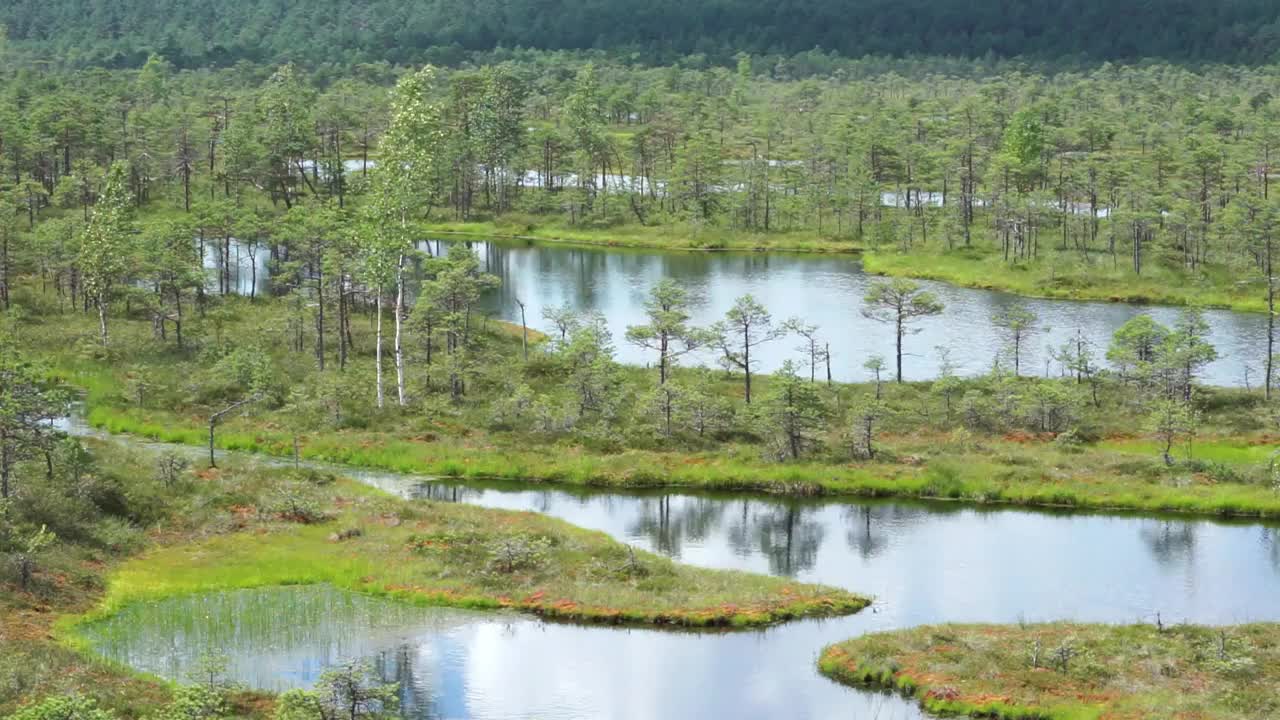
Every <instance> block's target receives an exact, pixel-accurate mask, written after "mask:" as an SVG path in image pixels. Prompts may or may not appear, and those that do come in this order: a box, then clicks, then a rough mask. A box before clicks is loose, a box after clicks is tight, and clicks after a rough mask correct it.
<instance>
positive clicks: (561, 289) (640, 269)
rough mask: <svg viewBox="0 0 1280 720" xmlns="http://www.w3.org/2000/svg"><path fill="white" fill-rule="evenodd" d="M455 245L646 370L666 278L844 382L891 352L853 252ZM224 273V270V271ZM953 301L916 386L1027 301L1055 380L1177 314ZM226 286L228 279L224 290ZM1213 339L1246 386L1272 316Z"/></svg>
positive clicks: (262, 283) (764, 364)
mask: <svg viewBox="0 0 1280 720" xmlns="http://www.w3.org/2000/svg"><path fill="white" fill-rule="evenodd" d="M205 242H206V245H205V249H204V252H205V266H206V269H207V270H208V271H209V274H210V286H209V287H210V290H211V291H214V292H216V291H218V289H219V288H220V287H222V285H219V280H218V277H219V275H218V273H219V272H220V271H223V272H224V274H225V275H227V276H229V278H230V282H229V286H230V287H232V288H234V292H236V293H239V294H241V295H249V294H251V293H257V294H262V293H265V292H267V291H268V289H269V288H270V280H269V277H268V276H269V274H270V271H269V263H268V257H267V256H268V254H269V253H268V252H267V251H266V249H265V248H254V247H252V246H250V245H248V244H245V243H241V242H240V241H237V240H235V239H232V240H230V241H228V242H229V244H228V243H227V242H224V241H221V240H206V241H205ZM457 243H464V244H466V245H467V246H469V247H471V248H472V249H473V250H474V251H475V252H476V253H477V254H478V255H479V256H480V258H481V265H482V267H483V268H484V269H485V270H486V271H487V272H490V273H493V274H495V275H497V276H498V277H500V278H501V279H502V284H501V286H500V287H499V288H498V289H497V290H495V291H493V292H492V293H490V294H489V295H488V296H487V297H486V298H485V300H484V309H485V311H486V312H489V313H491V314H493V315H495V316H497V317H499V318H501V319H504V320H508V321H512V322H519V321H520V307H519V304H518V303H517V302H516V301H517V300H520V301H522V302H524V304H525V317H526V319H527V321H528V322H529V324H530V325H531V326H534V327H538V328H541V329H544V330H545V329H549V328H546V327H544V326H545V322H544V321H543V319H542V314H543V311H544V310H546V309H550V308H555V307H561V306H564V305H569V306H570V307H573V308H575V309H577V310H582V311H586V310H596V311H599V312H601V313H603V314H604V316H605V317H606V319H607V321H608V324H609V328H610V330H611V331H612V332H613V334H614V337H615V338H616V339H617V340H618V343H617V347H618V354H619V358H620V359H621V360H622V361H624V362H627V363H631V364H638V365H643V364H647V363H651V362H652V361H653V358H652V357H650V356H649V355H648V354H647V353H646V352H645V351H643V350H642V349H640V348H638V347H636V346H634V345H631V344H628V343H626V342H623V341H622V337H623V335H624V333H625V330H626V328H627V326H628V325H636V324H640V323H642V322H643V320H644V318H643V312H644V310H643V302H644V298H645V295H646V293H647V292H648V291H649V289H650V288H651V287H652V286H653V285H654V284H656V283H657V282H658V281H659V280H661V279H663V278H670V279H673V280H676V281H677V282H679V283H680V284H681V285H682V286H683V287H684V288H685V289H686V290H688V291H689V293H690V295H691V296H692V297H693V298H694V302H695V307H694V311H693V313H692V315H693V322H695V323H696V324H699V325H709V324H711V323H712V322H715V321H716V320H719V319H720V318H721V317H722V316H723V315H724V313H725V311H727V310H728V309H729V307H730V306H731V305H732V303H733V301H734V300H735V299H737V298H738V297H739V296H741V295H743V294H746V293H751V294H753V295H755V297H756V298H757V299H758V300H760V301H761V302H762V303H764V304H765V306H766V307H768V308H769V310H770V311H771V312H772V313H773V316H774V318H775V319H776V320H777V321H778V322H781V321H782V320H784V319H786V318H788V317H791V316H797V315H798V316H800V317H802V318H804V319H805V320H806V321H808V322H810V323H816V324H817V325H818V326H819V327H820V328H821V329H822V330H823V331H824V333H825V336H824V337H825V340H828V341H830V343H831V351H832V371H833V375H834V376H835V378H836V379H839V380H865V379H866V371H865V370H864V369H863V368H862V364H863V362H864V361H865V360H866V359H867V358H868V357H869V356H871V355H873V354H888V353H890V352H892V350H893V329H892V328H891V327H889V326H886V325H883V324H881V323H877V322H874V321H872V320H869V319H867V318H865V317H863V316H862V314H861V312H860V310H861V307H862V298H863V296H864V295H865V294H866V292H867V288H868V286H869V284H870V283H871V282H872V281H873V280H874V278H873V277H871V276H868V275H867V274H866V273H864V272H863V271H862V269H861V267H860V266H859V265H858V263H857V261H856V260H855V259H854V258H853V257H851V256H821V255H803V254H794V253H791V254H789V253H730V252H723V253H705V252H669V253H663V252H658V251H642V250H626V251H622V250H608V249H601V248H580V247H566V246H562V245H559V246H558V245H530V244H527V243H512V242H472V241H459V240H439V239H432V240H423V241H420V242H419V243H418V249H419V250H421V251H422V252H424V253H428V254H431V255H436V256H439V255H443V254H445V253H447V252H448V248H449V247H450V246H451V245H453V244H457ZM224 269H225V270H224ZM923 284H925V285H927V286H928V287H929V288H930V289H931V290H932V291H933V292H935V293H936V294H937V295H938V296H939V298H940V299H941V300H942V301H943V303H944V304H945V305H946V310H945V311H944V312H943V314H942V315H939V316H936V317H931V318H925V319H924V320H922V321H921V322H920V323H919V324H918V326H917V327H918V328H919V330H920V332H919V333H918V334H915V335H913V336H912V337H911V338H910V339H909V340H908V345H907V352H908V354H907V356H906V357H905V358H904V360H903V363H904V364H903V367H904V372H905V374H906V375H907V377H908V378H910V379H926V378H929V377H933V376H934V375H936V374H937V372H938V370H939V367H940V359H939V358H938V356H937V354H936V352H935V350H934V349H935V348H937V347H939V346H942V347H947V348H950V350H951V359H952V361H954V362H955V363H956V364H957V366H958V368H959V371H960V372H962V373H968V374H976V373H981V372H984V371H986V370H987V369H988V368H990V366H991V363H992V360H993V359H994V357H995V355H996V353H997V352H998V351H999V349H1000V348H1001V346H1002V345H1001V342H1002V341H1001V339H1000V337H999V336H998V334H997V333H996V331H995V330H994V328H993V327H992V325H991V318H992V317H993V316H994V315H996V314H998V313H999V312H1001V311H1003V310H1005V309H1006V308H1008V307H1009V306H1010V305H1011V304H1013V303H1016V302H1025V303H1026V304H1027V305H1028V306H1030V307H1031V309H1032V310H1033V311H1034V312H1035V313H1037V314H1038V315H1039V316H1040V319H1041V324H1042V329H1043V330H1044V332H1041V333H1039V334H1038V335H1036V336H1035V337H1034V338H1033V341H1032V342H1031V343H1029V344H1028V346H1027V347H1025V348H1024V351H1023V352H1024V367H1026V368H1030V369H1031V371H1032V372H1043V373H1056V372H1059V370H1060V369H1059V368H1056V367H1054V365H1053V362H1052V352H1051V348H1053V347H1057V346H1060V345H1061V344H1062V343H1064V342H1066V341H1067V340H1069V339H1072V338H1074V336H1075V334H1076V330H1077V329H1079V330H1080V331H1081V332H1082V333H1083V335H1084V338H1085V339H1086V340H1087V341H1088V342H1089V343H1091V344H1093V346H1094V347H1096V348H1105V347H1106V346H1107V344H1108V343H1109V342H1110V338H1111V335H1112V333H1114V332H1115V330H1116V329H1117V328H1119V327H1120V326H1121V325H1123V324H1124V323H1125V322H1126V321H1127V320H1129V319H1130V318H1132V317H1133V316H1134V315H1137V314H1139V313H1142V312H1149V313H1150V314H1151V315H1153V316H1154V317H1155V318H1156V319H1157V320H1159V321H1160V322H1163V323H1166V324H1170V323H1172V322H1173V321H1174V320H1175V319H1176V316H1177V313H1178V310H1177V309H1176V308H1169V307H1149V308H1144V307H1142V306H1137V305H1127V304H1120V303H1098V302H1093V303H1088V302H1073V301H1064V300H1043V299H1025V300H1020V299H1019V298H1016V297H1015V296H1012V295H1009V294H1006V293H998V292H991V291H986V290H971V289H966V288H957V287H953V286H950V285H945V284H942V283H932V282H925V283H923ZM223 285H227V283H225V282H224V283H223ZM1206 319H1207V320H1208V322H1209V326H1210V340H1211V342H1213V343H1214V345H1215V346H1216V347H1217V349H1218V352H1219V357H1218V359H1217V360H1216V361H1214V362H1213V363H1211V364H1210V365H1209V366H1208V367H1207V368H1206V369H1205V371H1204V375H1203V377H1202V379H1203V380H1204V381H1206V382H1209V383H1211V384H1215V385H1242V384H1244V380H1245V367H1246V366H1253V367H1257V366H1259V365H1260V360H1261V358H1262V356H1263V352H1262V348H1263V347H1264V343H1263V340H1264V338H1265V332H1266V328H1265V324H1264V319H1263V318H1262V317H1261V316H1258V315H1251V314H1246V313H1233V312H1229V311H1221V310H1215V311H1209V312H1207V313H1206ZM794 345H795V343H794V342H790V341H787V340H779V341H776V342H773V343H770V344H767V345H764V346H761V347H760V348H758V349H757V351H755V352H753V355H757V356H758V357H759V358H760V363H761V368H762V369H764V370H766V371H767V370H773V369H776V368H777V367H778V366H780V365H781V364H782V362H783V360H785V359H787V358H789V357H790V358H792V359H794V355H795V354H796V353H795V348H794ZM714 361H715V358H714V357H713V356H711V355H709V354H705V353H704V354H702V355H700V356H697V355H694V356H691V357H690V359H689V362H701V363H704V364H710V363H713V362H714Z"/></svg>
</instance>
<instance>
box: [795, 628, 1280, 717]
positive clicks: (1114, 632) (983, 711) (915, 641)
mask: <svg viewBox="0 0 1280 720" xmlns="http://www.w3.org/2000/svg"><path fill="white" fill-rule="evenodd" d="M819 668H820V669H821V671H822V672H823V673H824V674H826V675H828V676H829V677H831V678H833V679H835V680H838V681H840V682H843V683H846V684H849V685H875V686H881V687H888V688H895V689H898V690H900V691H903V692H905V693H907V694H909V695H912V696H914V697H916V698H918V699H919V700H920V704H921V705H922V706H923V707H924V708H926V709H928V710H930V711H932V712H935V713H945V714H959V715H968V716H972V717H985V718H1000V719H1006V720H1031V719H1033V718H1034V719H1036V720H1095V719H1101V718H1108V719H1112V720H1118V719H1121V718H1134V719H1135V720H1136V719H1138V718H1152V717H1161V718H1199V719H1202V720H1248V719H1252V718H1262V717H1275V716H1276V714H1277V713H1280V696H1277V695H1276V693H1275V687H1276V683H1277V682H1280V625H1277V624H1257V625H1240V626H1235V627H1224V628H1215V627H1196V626H1174V627H1165V628H1157V627H1156V626H1153V625H1133V626H1111V625H1079V624H1071V623H1053V624H1044V625H1027V626H1006V625H947V626H934V627H918V628H912V629H909V630H900V631H895V632H889V633H880V634H874V635H866V636H863V637H860V638H857V639H854V640H849V641H847V642H843V643H840V644H838V645H833V646H830V647H828V648H826V649H825V650H824V651H823V653H822V656H821V658H820V660H819Z"/></svg>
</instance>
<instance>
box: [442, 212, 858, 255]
mask: <svg viewBox="0 0 1280 720" xmlns="http://www.w3.org/2000/svg"><path fill="white" fill-rule="evenodd" d="M421 228H422V230H423V231H424V232H426V233H428V234H443V235H468V236H475V237H479V238H486V237H487V238H502V239H513V240H531V241H538V242H549V243H564V244H570V245H596V246H602V247H617V248H652V249H657V250H704V251H705V250H739V251H752V252H766V251H785V252H813V253H853V252H858V251H859V250H860V249H861V246H860V245H859V244H858V243H856V242H854V241H852V240H849V239H834V238H830V237H825V236H823V235H821V234H819V233H817V232H815V231H811V230H801V231H795V232H778V233H767V234H766V233H744V232H740V231H735V230H732V229H730V228H722V227H716V226H705V227H694V226H692V225H683V224H677V225H659V226H648V225H639V224H634V223H628V224H623V225H617V226H611V227H608V228H593V227H590V226H585V225H581V224H579V225H574V224H571V223H569V222H566V221H565V220H563V219H561V218H558V217H548V216H538V215H521V214H507V215H503V216H501V217H500V218H498V219H496V220H481V221H470V222H431V223H425V224H423V225H422V226H421Z"/></svg>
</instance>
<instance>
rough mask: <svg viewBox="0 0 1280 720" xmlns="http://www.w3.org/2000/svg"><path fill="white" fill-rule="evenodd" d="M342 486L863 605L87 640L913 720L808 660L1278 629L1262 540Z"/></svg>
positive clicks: (161, 620) (1079, 525) (732, 710)
mask: <svg viewBox="0 0 1280 720" xmlns="http://www.w3.org/2000/svg"><path fill="white" fill-rule="evenodd" d="M68 428H69V429H70V430H72V431H73V432H86V431H85V429H84V428H83V426H81V425H79V424H76V423H72V424H69V425H68ZM136 444H138V445H140V446H142V447H148V446H149V444H147V443H136ZM191 450H192V451H193V452H195V451H196V450H197V449H195V448H192V449H191ZM342 472H344V473H345V474H348V475H351V476H353V477H356V478H358V479H360V480H362V481H364V482H367V483H369V484H372V485H376V486H378V487H381V488H383V489H386V490H390V491H392V492H397V493H400V494H402V495H405V496H407V497H415V498H424V499H431V500H434V501H442V502H465V503H472V504H476V505H482V506H486V507H501V508H509V509H520V510H531V511H535V512H541V513H546V514H549V515H553V516H556V517H560V518H564V519H565V520H568V521H570V522H572V523H574V524H577V525H580V526H583V527H588V528H595V529H599V530H603V531H605V532H608V533H609V534H611V535H613V536H615V537H617V538H619V539H621V540H624V541H626V542H629V543H632V544H634V545H637V546H639V547H644V548H647V549H650V550H653V551H655V552H660V553H663V554H665V555H668V556H670V557H673V558H676V559H679V560H681V561H683V562H688V563H692V564H696V565H702V566H706V567H717V568H735V569H744V570H751V571H755V572H768V573H772V574H775V575H785V576H788V577H794V578H796V579H797V580H802V581H815V582H823V583H828V584H832V585H838V586H841V587H846V588H850V589H852V590H856V591H859V592H865V593H869V594H873V595H875V596H876V598H877V602H876V604H875V605H874V606H873V607H872V608H871V609H868V610H866V611H864V612H862V613H860V614H858V615H855V616H852V617H847V618H840V619H833V620H815V621H804V622H796V623H788V624H784V625H780V626H776V627H772V628H768V629H765V630H761V631H751V632H731V633H687V632H670V631H658V630H645V629H634V628H602V627H579V626H572V625H562V624H553V623H545V622H541V621H539V620H536V619H534V618H530V617H527V616H522V615H513V614H506V613H495V614H476V613H460V612H456V611H450V610H406V609H404V608H399V609H384V610H380V609H379V607H381V606H380V605H379V604H378V602H379V601H367V603H366V602H364V601H361V600H352V599H351V598H350V596H348V595H346V594H344V593H336V592H335V591H327V590H324V589H310V590H307V591H305V592H304V593H303V594H298V595H293V594H290V595H288V596H281V595H270V594H268V595H263V594H261V593H262V591H252V592H250V593H229V594H222V595H215V596H208V597H202V598H188V599H185V600H168V601H163V602H161V603H155V604H151V605H146V606H139V607H137V608H134V609H133V610H131V611H130V612H129V613H126V614H125V615H122V616H118V617H117V618H115V619H113V620H109V621H107V622H106V623H104V624H102V625H100V626H97V627H95V628H93V630H92V632H93V633H94V637H95V638H96V639H95V640H94V643H95V646H96V647H97V648H98V650H99V651H100V652H102V653H103V654H105V655H106V656H108V657H111V658H113V659H116V660H119V661H121V662H127V663H130V664H133V665H134V666H135V667H141V668H144V669H147V670H149V671H152V672H157V673H159V674H161V675H165V676H169V677H180V676H181V673H182V672H183V671H184V670H185V668H188V667H190V666H191V664H192V662H193V661H194V658H195V657H197V656H198V655H199V653H201V652H204V651H205V650H207V649H208V647H209V646H210V645H214V646H217V647H218V649H221V650H223V651H224V652H227V653H228V654H229V655H230V656H231V657H232V659H233V670H234V671H235V673H236V676H237V678H238V679H240V680H242V681H244V682H247V683H249V684H251V685H253V686H255V687H262V688H268V689H281V688H285V687H294V686H305V685H306V684H308V683H310V682H313V681H314V679H315V678H316V677H317V676H318V673H319V672H320V671H321V669H322V668H323V667H325V666H326V664H328V663H331V662H333V661H335V659H336V658H339V657H347V656H350V655H352V654H355V655H360V656H363V657H369V658H372V659H373V660H374V661H375V662H376V664H377V666H378V668H379V669H380V670H381V671H382V672H383V673H384V675H385V676H386V677H387V678H388V679H395V680H399V681H400V682H401V685H402V694H403V697H404V701H405V715H406V717H408V718H414V719H426V718H432V719H434V718H551V719H552V720H557V719H563V720H569V719H576V718H655V717H661V718H707V717H734V718H780V717H785V718H833V717H839V718H868V719H870V718H875V719H878V720H889V719H893V718H917V717H920V716H921V715H920V713H919V711H918V710H917V709H916V708H915V706H914V705H913V704H912V703H910V702H908V701H906V700H903V699H902V698H899V697H897V696H894V695H888V694H883V693H874V692H863V691H856V690H850V689H847V688H843V687H841V686H838V685H836V684H835V683H832V682H829V681H827V680H825V679H824V678H822V677H821V676H820V675H818V673H817V671H816V670H815V668H814V662H815V660H816V658H817V654H818V651H819V650H820V649H821V648H822V647H823V646H824V645H826V644H828V643H831V642H834V641H837V640H841V639H844V638H847V637H850V636H853V635H857V634H860V633H865V632H871V631H877V630H885V629H892V628H898V627H906V626H912V625H918V624H924V623H937V622H947V621H992V622H1017V621H1022V620H1026V621H1036V620H1049V619H1072V620H1083V621H1106V622H1154V621H1155V619H1156V616H1157V614H1159V617H1160V618H1161V619H1162V620H1163V621H1164V622H1166V623H1176V622H1181V621H1187V622H1196V623H1235V622H1248V621H1261V620H1270V621H1275V620H1280V603H1277V602H1276V599H1277V598H1280V527H1277V526H1272V525H1265V524H1257V523H1228V522H1217V521H1211V520H1199V519H1188V518H1151V517H1123V516H1114V515H1100V514H1067V513H1046V512H1034V511H1025V510H986V509H975V508H972V507H965V506H960V505H949V504H933V503H928V504H926V503H911V502H882V501H858V500H851V499H844V500H832V499H823V500H813V499H789V498H774V497H767V496H747V495H718V494H699V493H685V492H634V493H620V492H596V491H590V490H581V489H578V488H568V487H562V486H529V485H518V484H507V483H475V482H467V483H458V482H452V481H444V480H431V479H424V478H413V477H407V476H402V475H395V474H388V473H381V472H368V471H352V470H350V469H343V470H342ZM272 592H286V593H292V592H293V591H291V590H286V591H272ZM370 603H372V604H370Z"/></svg>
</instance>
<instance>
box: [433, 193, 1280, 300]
mask: <svg viewBox="0 0 1280 720" xmlns="http://www.w3.org/2000/svg"><path fill="white" fill-rule="evenodd" d="M420 229H421V230H422V232H424V233H427V234H435V235H443V236H453V235H457V236H463V237H468V238H476V239H498V240H523V241H527V242H530V243H547V244H554V245H583V246H601V247H610V248H636V249H641V248H647V249H654V250H664V251H679V250H689V251H738V252H796V253H851V254H857V255H858V257H859V260H860V262H861V263H862V265H863V267H864V268H865V269H866V270H867V272H870V273H874V274H877V275H889V276H897V277H910V278H919V279H927V280H939V281H942V282H946V283H950V284H952V285H958V286H960V287H970V288H980V289H984V290H1001V291H1005V292H1010V293H1016V294H1018V295H1022V296H1026V297H1044V298H1055V299H1064V300H1096V301H1104V302H1125V303H1154V304H1163V305H1199V306H1202V307H1216V308H1230V309H1232V310H1240V311H1246V312H1264V311H1265V310H1266V296H1265V294H1263V293H1261V292H1259V291H1258V288H1257V287H1254V286H1253V285H1251V284H1249V283H1244V284H1241V283H1239V282H1236V281H1237V280H1238V278H1237V277H1236V273H1235V272H1234V271H1233V269H1232V268H1231V267H1229V266H1227V265H1225V264H1209V265H1205V266H1203V268H1202V269H1199V270H1197V271H1195V272H1191V271H1188V270H1187V269H1186V268H1184V267H1182V266H1180V265H1178V264H1173V263H1167V264H1166V263H1159V264H1156V265H1154V266H1152V267H1148V268H1146V269H1145V270H1144V271H1143V272H1142V273H1141V274H1138V273H1135V272H1134V271H1133V269H1132V268H1131V267H1129V266H1127V265H1124V264H1123V263H1120V264H1115V265H1113V264H1111V263H1080V262H1074V261H1071V262H1062V261H1061V260H1060V259H1059V260H1056V261H1055V260H1054V259H1046V258H1024V259H1022V260H1019V261H1017V262H1010V261H1008V260H1006V259H1005V258H1003V257H1002V255H1001V253H1000V246H999V243H998V241H997V240H996V239H995V238H990V237H982V238H980V239H979V240H978V242H977V244H975V245H973V246H970V247H967V248H965V247H959V248H954V249H947V248H946V247H944V246H935V245H931V244H917V245H912V246H910V247H903V246H897V245H888V244H885V245H875V244H869V243H868V242H867V240H866V239H865V238H864V239H856V238H853V237H833V236H830V235H826V234H823V233H820V232H817V231H816V230H814V229H811V228H810V229H803V230H793V231H788V232H779V231H774V232H767V233H766V232H747V231H743V230H736V229H733V228H728V227H721V226H698V227H686V226H684V225H640V224H637V223H625V222H624V223H619V224H616V225H611V226H609V227H605V228H599V227H589V226H585V225H582V224H573V223H570V222H569V221H568V220H562V219H559V218H554V217H548V216H544V215H526V214H521V213H512V214H507V215H503V216H500V217H497V218H493V219H487V220H471V221H467V222H446V221H436V222H430V223H422V224H421V226H420Z"/></svg>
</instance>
